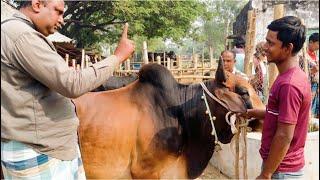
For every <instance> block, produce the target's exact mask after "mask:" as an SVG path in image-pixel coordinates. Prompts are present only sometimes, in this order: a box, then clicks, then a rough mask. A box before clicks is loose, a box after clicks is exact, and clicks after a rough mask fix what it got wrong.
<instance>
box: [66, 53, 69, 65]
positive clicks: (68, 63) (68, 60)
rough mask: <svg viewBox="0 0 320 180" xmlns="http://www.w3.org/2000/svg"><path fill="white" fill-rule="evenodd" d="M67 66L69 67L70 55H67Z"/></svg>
mask: <svg viewBox="0 0 320 180" xmlns="http://www.w3.org/2000/svg"><path fill="white" fill-rule="evenodd" d="M66 64H67V66H68V67H69V54H66Z"/></svg>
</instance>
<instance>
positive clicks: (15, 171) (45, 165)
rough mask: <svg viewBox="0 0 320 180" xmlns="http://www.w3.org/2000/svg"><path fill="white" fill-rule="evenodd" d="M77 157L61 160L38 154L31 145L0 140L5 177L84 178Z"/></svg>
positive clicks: (80, 162) (79, 158)
mask: <svg viewBox="0 0 320 180" xmlns="http://www.w3.org/2000/svg"><path fill="white" fill-rule="evenodd" d="M78 152H79V153H78V154H79V157H77V158H75V159H74V160H71V161H63V160H59V159H56V158H52V157H49V156H48V155H45V154H40V153H38V152H36V151H34V150H33V149H32V148H31V147H29V146H27V145H25V144H23V143H20V142H17V141H9V142H2V141H1V166H2V171H3V174H4V178H5V179H25V180H31V179H32V180H38V179H39V180H40V179H41V180H51V179H57V180H76V179H81V180H82V179H86V177H85V172H84V168H83V164H82V161H81V155H80V150H78Z"/></svg>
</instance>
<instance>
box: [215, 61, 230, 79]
mask: <svg viewBox="0 0 320 180" xmlns="http://www.w3.org/2000/svg"><path fill="white" fill-rule="evenodd" d="M215 80H216V82H217V83H219V84H223V83H224V82H226V81H227V76H226V73H225V71H224V65H223V60H222V57H221V56H220V58H219V63H218V68H217V71H216V77H215Z"/></svg>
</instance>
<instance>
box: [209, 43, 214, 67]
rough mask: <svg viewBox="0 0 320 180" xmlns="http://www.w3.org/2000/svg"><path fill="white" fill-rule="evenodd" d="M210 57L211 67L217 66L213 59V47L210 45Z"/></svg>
mask: <svg viewBox="0 0 320 180" xmlns="http://www.w3.org/2000/svg"><path fill="white" fill-rule="evenodd" d="M209 58H210V67H211V68H213V67H214V66H215V62H214V59H213V48H212V46H209Z"/></svg>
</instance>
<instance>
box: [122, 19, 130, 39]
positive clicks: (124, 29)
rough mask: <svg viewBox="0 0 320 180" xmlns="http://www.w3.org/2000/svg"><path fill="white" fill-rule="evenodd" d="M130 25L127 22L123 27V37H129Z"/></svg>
mask: <svg viewBox="0 0 320 180" xmlns="http://www.w3.org/2000/svg"><path fill="white" fill-rule="evenodd" d="M128 27H129V24H128V23H126V24H125V25H124V27H123V32H122V38H128Z"/></svg>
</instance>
